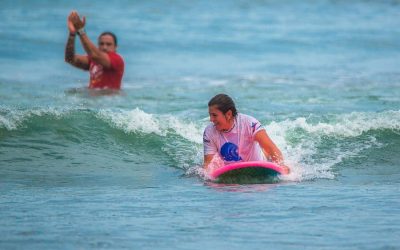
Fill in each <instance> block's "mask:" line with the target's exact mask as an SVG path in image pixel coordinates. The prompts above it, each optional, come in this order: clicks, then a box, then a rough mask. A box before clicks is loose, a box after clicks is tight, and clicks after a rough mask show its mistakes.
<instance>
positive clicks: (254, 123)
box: [251, 122, 261, 133]
mask: <svg viewBox="0 0 400 250" xmlns="http://www.w3.org/2000/svg"><path fill="white" fill-rule="evenodd" d="M257 124H258V122H252V123H251V128H252V129H253V133H254V131H256V130H257V129H259V128H260V127H261V125H260V126H258V128H256V126H257Z"/></svg>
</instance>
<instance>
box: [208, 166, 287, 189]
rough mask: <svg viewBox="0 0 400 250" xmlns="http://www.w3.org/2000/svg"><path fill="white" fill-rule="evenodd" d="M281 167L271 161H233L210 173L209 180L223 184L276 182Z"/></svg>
mask: <svg viewBox="0 0 400 250" xmlns="http://www.w3.org/2000/svg"><path fill="white" fill-rule="evenodd" d="M283 174H284V171H283V169H282V168H281V167H280V166H279V165H277V164H275V163H272V162H264V161H248V162H239V163H233V164H229V165H226V166H223V167H221V168H218V169H216V170H214V171H213V172H211V173H210V177H211V180H212V181H214V182H217V183H225V184H258V183H277V182H279V178H278V176H279V175H283Z"/></svg>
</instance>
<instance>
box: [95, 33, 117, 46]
mask: <svg viewBox="0 0 400 250" xmlns="http://www.w3.org/2000/svg"><path fill="white" fill-rule="evenodd" d="M107 35H108V36H112V38H113V39H114V44H115V47H117V45H118V42H117V36H116V35H115V34H114V33H112V32H110V31H104V32H103V33H101V34H100V36H99V39H100V37H102V36H107Z"/></svg>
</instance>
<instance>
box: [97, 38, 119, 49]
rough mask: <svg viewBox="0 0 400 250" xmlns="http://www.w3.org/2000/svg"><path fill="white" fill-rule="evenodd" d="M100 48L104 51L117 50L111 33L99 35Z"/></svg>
mask: <svg viewBox="0 0 400 250" xmlns="http://www.w3.org/2000/svg"><path fill="white" fill-rule="evenodd" d="M99 49H100V50H101V51H103V52H106V53H108V52H115V51H116V50H117V46H115V43H114V38H113V37H112V36H110V35H103V36H101V37H99Z"/></svg>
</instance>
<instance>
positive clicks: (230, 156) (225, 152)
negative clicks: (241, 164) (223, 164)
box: [221, 142, 242, 161]
mask: <svg viewBox="0 0 400 250" xmlns="http://www.w3.org/2000/svg"><path fill="white" fill-rule="evenodd" d="M221 155H222V157H223V158H224V160H225V161H240V160H242V157H240V156H239V154H238V146H237V145H236V144H233V143H231V142H227V143H225V144H224V145H222V147H221Z"/></svg>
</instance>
